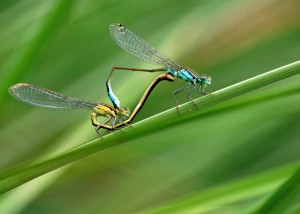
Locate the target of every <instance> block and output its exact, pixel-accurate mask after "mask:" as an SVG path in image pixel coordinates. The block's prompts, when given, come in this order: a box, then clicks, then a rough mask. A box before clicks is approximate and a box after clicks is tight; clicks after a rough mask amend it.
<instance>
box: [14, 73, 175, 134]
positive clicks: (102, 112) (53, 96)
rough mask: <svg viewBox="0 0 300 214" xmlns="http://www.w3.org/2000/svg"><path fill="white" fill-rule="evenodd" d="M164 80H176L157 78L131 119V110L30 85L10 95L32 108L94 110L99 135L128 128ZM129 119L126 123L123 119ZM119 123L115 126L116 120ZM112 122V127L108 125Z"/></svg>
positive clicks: (17, 88) (15, 86) (92, 118)
mask: <svg viewBox="0 0 300 214" xmlns="http://www.w3.org/2000/svg"><path fill="white" fill-rule="evenodd" d="M162 80H168V81H173V80H174V78H173V77H172V76H170V75H161V76H159V77H157V78H156V79H155V80H154V81H153V82H152V83H151V85H150V86H149V87H148V89H147V90H146V92H145V94H144V95H143V97H142V98H141V100H140V102H139V103H138V105H137V106H136V108H135V110H134V111H133V113H132V114H131V115H130V117H129V110H128V109H127V108H121V107H118V108H115V107H112V106H110V105H107V104H104V103H98V104H96V103H92V102H89V101H86V100H82V99H78V98H74V97H70V96H66V95H63V94H60V93H58V92H55V91H51V90H49V89H45V88H42V87H39V86H34V85H31V84H28V83H18V84H16V85H13V86H11V87H10V88H9V93H10V94H11V95H12V96H13V97H15V98H16V99H18V100H20V101H22V102H24V103H27V104H29V105H32V106H37V107H42V108H48V109H54V110H73V109H87V110H92V111H93V112H92V114H91V120H92V124H93V125H94V126H95V129H96V131H97V133H98V134H100V133H99V130H100V128H104V129H107V130H114V129H117V128H121V127H123V126H126V125H128V124H130V123H131V122H132V120H133V119H134V117H135V116H136V114H137V113H138V112H139V111H140V110H141V108H142V106H143V104H144V103H145V102H146V100H147V98H148V96H149V95H150V93H151V92H152V90H153V89H154V88H155V86H156V85H157V84H158V83H159V82H160V81H162ZM98 116H103V117H106V119H105V120H104V121H103V122H101V123H100V122H98V121H97V117H98ZM127 117H129V118H128V119H127V120H126V121H123V119H125V118H127ZM117 119H118V121H119V123H118V124H117V125H115V123H116V120H117ZM110 121H112V123H111V125H108V123H109V122H110Z"/></svg>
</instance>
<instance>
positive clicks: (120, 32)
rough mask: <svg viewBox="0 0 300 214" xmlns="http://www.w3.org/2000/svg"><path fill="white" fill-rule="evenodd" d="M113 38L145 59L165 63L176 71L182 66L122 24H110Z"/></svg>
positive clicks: (155, 62) (124, 47)
mask: <svg viewBox="0 0 300 214" xmlns="http://www.w3.org/2000/svg"><path fill="white" fill-rule="evenodd" d="M109 33H110V36H111V38H112V39H113V40H114V41H115V42H116V43H117V44H118V45H119V46H120V47H121V48H122V49H123V50H125V51H126V52H128V53H130V54H132V55H133V56H135V57H137V58H139V59H141V60H144V61H146V62H148V63H152V64H158V65H164V66H166V67H170V68H172V69H173V70H175V71H178V70H180V69H181V66H180V65H178V64H177V63H176V62H174V61H173V60H171V59H170V58H169V57H168V56H166V55H165V54H163V53H161V52H159V51H158V50H156V49H155V48H153V47H152V46H151V45H149V44H148V43H147V42H146V41H144V40H143V39H142V38H141V37H139V36H138V35H136V34H135V33H133V32H131V31H130V30H129V29H127V28H126V27H124V26H123V25H121V24H112V25H110V26H109Z"/></svg>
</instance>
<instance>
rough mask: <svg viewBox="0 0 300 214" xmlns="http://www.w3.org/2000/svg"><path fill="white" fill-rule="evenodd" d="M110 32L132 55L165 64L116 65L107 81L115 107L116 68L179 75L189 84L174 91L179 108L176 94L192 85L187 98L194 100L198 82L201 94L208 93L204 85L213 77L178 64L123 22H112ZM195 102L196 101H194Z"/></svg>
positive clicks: (116, 100) (116, 104)
mask: <svg viewBox="0 0 300 214" xmlns="http://www.w3.org/2000/svg"><path fill="white" fill-rule="evenodd" d="M109 33H110V36H111V38H112V39H113V40H114V41H115V42H116V43H117V44H118V45H119V46H120V47H121V48H122V49H123V50H125V51H126V52H128V53H130V54H131V55H133V56H135V57H137V58H139V59H141V60H144V61H146V62H148V63H152V64H157V65H163V66H165V67H164V68H157V69H141V68H127V67H119V66H114V67H113V68H112V70H111V73H110V75H109V77H108V80H107V82H106V85H107V90H108V96H109V98H110V100H111V101H112V103H113V104H114V106H115V107H119V100H118V98H117V97H116V96H115V95H114V93H113V91H112V89H111V79H112V75H113V73H114V71H115V70H131V71H144V72H159V71H165V72H167V73H168V74H170V75H172V76H174V77H178V78H180V79H182V80H184V81H186V82H188V85H187V86H185V87H182V88H179V89H177V90H176V91H174V92H173V96H174V100H175V104H176V107H177V110H178V102H177V98H176V95H177V94H178V93H180V92H182V91H184V90H186V89H188V88H190V87H192V88H191V89H190V90H189V91H188V92H187V94H186V96H187V98H188V99H189V100H191V101H192V102H193V99H192V98H191V97H190V94H191V93H192V92H193V91H194V90H195V88H196V86H197V84H199V87H198V93H199V94H206V93H205V91H204V87H205V86H206V85H207V84H211V78H210V77H209V76H200V77H198V76H197V75H195V74H194V73H192V71H191V70H189V69H188V68H183V67H181V66H180V65H178V64H177V63H176V62H174V61H173V60H171V59H170V58H169V57H168V56H166V55H165V54H163V53H161V52H159V51H158V50H156V49H155V48H153V47H152V46H151V45H149V44H148V43H147V42H145V41H144V40H143V39H142V38H140V37H139V36H138V35H136V34H135V33H133V32H131V31H130V30H129V29H128V28H126V27H124V26H123V25H121V24H112V25H110V26H109ZM193 103H194V102H193Z"/></svg>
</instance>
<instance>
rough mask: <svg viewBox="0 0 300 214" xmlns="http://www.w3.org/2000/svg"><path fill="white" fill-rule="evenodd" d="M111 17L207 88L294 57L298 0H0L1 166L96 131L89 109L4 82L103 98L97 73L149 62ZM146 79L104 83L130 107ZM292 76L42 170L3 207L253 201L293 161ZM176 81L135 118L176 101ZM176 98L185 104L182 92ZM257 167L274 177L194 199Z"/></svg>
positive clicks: (33, 209) (2, 199) (197, 208)
mask: <svg viewBox="0 0 300 214" xmlns="http://www.w3.org/2000/svg"><path fill="white" fill-rule="evenodd" d="M115 22H120V23H123V24H124V25H126V26H127V27H128V28H129V29H131V30H132V31H134V32H136V33H137V34H138V35H140V36H141V37H142V38H144V39H145V40H146V41H148V42H149V43H150V44H152V45H153V46H154V47H156V48H157V49H159V50H161V51H162V52H164V53H166V54H167V55H168V56H170V57H171V58H173V59H174V60H175V61H177V62H178V63H179V64H181V65H183V66H187V67H189V68H191V69H192V70H194V71H195V72H198V74H209V75H210V76H212V78H213V82H212V83H213V84H212V85H211V86H210V87H209V88H207V91H209V92H213V91H215V90H218V89H221V88H223V87H226V86H229V85H231V84H234V83H237V82H239V81H243V80H245V79H247V78H250V77H253V76H255V75H258V74H261V73H264V72H266V71H269V70H271V69H275V68H277V67H281V66H283V65H286V64H289V63H292V62H294V61H297V60H299V56H300V39H299V38H300V24H299V23H300V2H299V1H298V0H288V1H280V0H267V1H258V0H255V1H238V0H229V1H218V0H211V1H198V0H197V1H196V0H191V1H174V0H173V1H171V0H161V1H159V2H158V1H145V0H142V1H132V0H128V1H117V0H109V1H108V0H103V1H96V0H87V1H64V0H51V1H50V0H48V1H37V0H22V1H13V0H11V1H1V2H0V26H1V27H0V28H1V31H0V41H1V45H0V83H1V85H0V109H1V112H0V114H1V120H0V127H1V129H0V143H1V144H0V145H1V150H0V168H1V169H2V170H7V169H11V168H13V169H14V167H17V166H22V165H29V164H31V163H34V162H38V161H40V160H44V159H46V158H47V157H49V156H53V155H56V154H60V153H62V152H64V151H68V150H70V149H72V148H74V147H76V146H78V145H82V144H84V143H85V142H88V141H89V140H92V139H95V138H97V137H98V135H97V134H96V132H95V131H94V128H93V127H92V125H91V123H90V113H91V112H88V111H84V110H77V111H69V112H62V111H50V110H45V109H37V108H34V107H31V106H27V105H25V104H23V103H20V102H18V101H16V100H14V99H13V98H12V97H10V96H9V94H8V92H7V89H8V87H9V86H10V85H12V84H15V83H18V82H27V83H31V84H34V85H38V86H42V87H45V88H49V89H51V90H55V91H58V92H61V93H64V94H67V95H70V96H75V97H78V98H83V99H87V100H90V101H94V102H100V101H101V102H106V103H109V100H108V98H107V95H106V88H105V81H106V78H107V76H108V74H109V72H110V69H111V67H112V66H114V65H115V66H116V65H118V66H127V67H143V68H150V67H153V65H149V64H146V63H144V62H141V61H140V60H138V59H136V58H134V57H132V56H130V55H129V54H127V53H126V52H124V51H123V50H121V49H120V48H119V47H118V46H117V45H116V44H114V42H113V41H112V40H111V39H110V37H109V34H108V26H109V25H110V24H111V23H115ZM154 77H155V74H154V75H152V74H147V73H136V72H129V71H128V72H125V71H124V72H122V71H119V72H117V73H116V74H115V76H114V81H113V87H114V90H115V93H116V94H117V95H118V97H119V99H120V100H121V104H122V106H127V107H130V108H131V109H134V107H135V105H136V104H137V102H138V100H139V98H140V97H141V95H142V93H143V92H144V90H145V89H146V88H147V86H148V84H149V83H150V82H151V81H152V80H153V78H154ZM299 82H300V77H299V75H298V76H295V77H291V78H289V79H286V80H283V81H280V82H278V83H275V84H272V85H269V86H267V87H264V88H262V89H259V90H256V91H253V92H252V93H248V94H246V95H243V96H240V97H238V98H236V99H234V100H231V101H228V102H226V103H223V104H222V105H218V106H215V107H213V108H211V109H209V110H207V111H206V113H205V114H204V116H203V118H201V120H193V121H191V122H189V123H185V124H182V125H180V126H176V127H170V128H169V129H165V130H164V131H159V130H158V131H157V132H155V133H152V134H151V135H147V136H145V137H143V138H141V139H139V140H136V141H132V142H130V143H125V144H122V145H119V146H117V147H113V148H110V149H107V150H105V151H102V152H99V153H96V154H94V155H92V156H90V157H87V158H84V159H82V160H80V161H77V162H75V163H73V164H71V165H68V166H66V167H62V168H60V169H58V170H56V171H54V172H51V173H48V174H47V175H44V176H41V177H39V178H37V179H35V180H33V181H30V182H28V183H27V184H25V185H22V186H21V187H18V188H16V189H14V190H12V191H10V192H7V193H5V194H3V195H1V196H0V211H1V213H74V214H77V213H78V214H81V213H134V212H140V213H144V212H145V211H147V210H149V209H150V210H151V209H156V208H160V207H163V206H168V205H171V204H180V203H181V202H184V201H186V200H188V199H191V200H192V199H194V200H195V201H196V202H195V203H194V204H193V205H192V206H190V207H186V208H185V209H184V210H181V211H179V213H246V212H248V211H251V210H253V209H254V208H255V207H257V206H259V205H260V204H261V203H263V201H264V200H265V199H266V198H268V196H270V195H271V194H272V193H273V192H274V191H275V190H276V187H277V186H278V185H280V183H281V182H282V181H284V180H285V179H286V178H288V177H289V175H290V174H291V172H292V171H289V172H288V173H287V169H290V168H293V167H294V166H297V165H298V164H299V161H300V157H299V151H300V144H299V139H300V133H299V115H300V114H299V113H300V111H299V104H300V94H299ZM184 84H185V83H184V82H182V81H180V80H178V79H177V80H176V81H175V82H174V83H168V82H164V83H161V84H160V85H159V86H158V87H157V88H156V89H155V91H154V92H153V94H152V95H151V96H150V98H149V100H148V101H147V103H146V105H145V106H144V108H143V110H142V111H141V112H140V114H139V115H138V117H137V118H136V119H135V122H136V121H139V120H141V119H143V118H147V117H149V116H151V115H154V114H156V113H159V112H161V111H163V110H166V109H169V108H171V107H174V101H173V97H172V92H173V91H174V90H176V89H177V88H179V87H182V86H183V85H184ZM195 97H196V95H195ZM179 100H180V102H181V103H183V102H186V101H187V100H186V98H185V97H184V95H183V94H182V95H181V96H179ZM15 169H17V168H15ZM275 172H276V173H275ZM272 173H274V176H272V175H273V174H272ZM265 174H266V175H268V176H269V177H271V178H274V179H275V178H276V176H275V174H276V175H278V174H279V175H282V176H281V177H280V176H279V178H278V179H277V180H276V179H275V180H274V182H271V181H270V182H269V183H268V182H266V183H268V185H267V184H266V185H262V186H261V187H260V188H259V190H256V191H254V190H255V189H257V186H255V185H253V189H251V186H250V190H247V191H246V190H245V189H247V188H249V186H247V185H246V184H245V186H243V185H240V186H239V188H238V189H237V190H236V191H237V195H235V197H233V196H232V195H230V193H228V195H222V194H221V193H219V194H218V193H216V194H215V195H210V198H209V199H207V200H208V201H207V204H205V203H206V202H205V200H204V201H202V202H200V199H201V197H202V194H205V193H207V194H208V195H209V193H213V192H214V190H218V188H222V187H224V186H225V187H226V186H228V185H234V184H238V183H239V182H243V181H245V180H249V181H251V180H252V179H253V181H254V180H255V179H257V176H261V175H265ZM223 194H224V193H223ZM203 197H204V196H203ZM218 197H221V199H222V200H221V202H220V201H218V200H217V199H218ZM197 199H199V203H197ZM202 199H203V198H202ZM298 205H299V204H298Z"/></svg>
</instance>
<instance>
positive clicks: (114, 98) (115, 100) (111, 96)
mask: <svg viewBox="0 0 300 214" xmlns="http://www.w3.org/2000/svg"><path fill="white" fill-rule="evenodd" d="M106 88H107V95H108V97H109V99H110V101H111V102H112V104H113V105H114V107H115V108H120V100H119V99H118V97H117V96H116V95H115V94H114V92H113V91H112V88H111V86H110V83H109V82H106Z"/></svg>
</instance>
